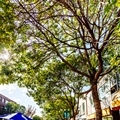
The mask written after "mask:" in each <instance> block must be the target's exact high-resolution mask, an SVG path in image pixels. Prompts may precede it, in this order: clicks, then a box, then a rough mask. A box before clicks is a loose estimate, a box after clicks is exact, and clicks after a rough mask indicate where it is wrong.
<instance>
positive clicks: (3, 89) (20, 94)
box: [0, 84, 41, 116]
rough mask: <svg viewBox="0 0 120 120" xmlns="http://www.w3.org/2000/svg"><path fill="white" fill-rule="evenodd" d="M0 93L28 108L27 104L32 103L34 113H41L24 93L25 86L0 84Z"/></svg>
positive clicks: (25, 91)
mask: <svg viewBox="0 0 120 120" xmlns="http://www.w3.org/2000/svg"><path fill="white" fill-rule="evenodd" d="M0 93H1V94H3V95H5V96H6V97H8V98H10V99H12V100H14V101H15V102H17V103H18V104H20V105H24V106H25V107H26V108H28V106H29V105H32V106H33V107H34V108H36V115H39V116H40V115H41V109H40V108H39V106H38V105H37V104H36V103H35V102H34V100H33V98H32V97H28V96H27V95H26V93H27V89H26V88H19V87H18V86H17V84H9V85H0Z"/></svg>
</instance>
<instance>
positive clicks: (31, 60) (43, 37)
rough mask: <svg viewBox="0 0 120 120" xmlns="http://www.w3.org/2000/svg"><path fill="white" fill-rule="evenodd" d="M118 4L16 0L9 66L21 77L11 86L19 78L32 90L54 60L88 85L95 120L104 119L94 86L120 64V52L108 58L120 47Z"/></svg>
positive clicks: (93, 0)
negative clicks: (36, 76) (15, 16)
mask: <svg viewBox="0 0 120 120" xmlns="http://www.w3.org/2000/svg"><path fill="white" fill-rule="evenodd" d="M116 2H117V1H114V0H113V1H106V0H101V1H98V0H87V1H85V0H52V1H49V0H46V1H43V0H40V1H37V0H35V1H34V2H32V1H31V0H28V1H24V2H22V1H20V0H16V5H17V8H16V10H15V13H16V14H17V22H18V24H17V26H18V29H17V31H16V32H15V33H17V34H18V36H17V41H16V48H15V47H14V48H15V51H16V52H17V55H18V56H17V55H16V56H17V59H16V61H17V62H16V63H12V64H13V66H12V67H13V68H15V71H16V72H18V73H19V74H18V76H17V75H16V74H15V80H13V81H16V80H18V79H19V80H20V79H22V80H23V81H22V82H21V83H22V84H26V83H28V85H27V86H28V88H32V86H31V85H30V82H29V81H30V79H32V80H33V79H34V80H35V79H36V78H35V77H34V76H35V75H37V74H38V73H39V72H38V71H39V69H40V68H41V67H42V68H44V67H46V63H47V64H48V63H51V62H52V61H53V60H54V59H57V60H58V61H59V62H64V63H65V66H68V67H69V68H70V69H71V71H72V72H75V73H76V74H78V75H80V76H81V77H82V79H81V80H79V81H83V80H84V79H85V80H87V82H89V83H90V86H91V87H90V90H91V91H92V96H93V101H94V105H95V110H96V120H102V110H101V105H100V100H99V96H98V91H97V82H98V81H99V79H100V78H101V77H102V76H104V75H106V74H108V73H110V72H111V71H112V70H113V69H114V68H115V67H116V66H117V65H119V62H120V61H119V60H118V56H119V53H117V52H113V53H110V51H111V50H112V49H113V45H116V44H118V46H119V32H118V31H119V17H120V10H119V9H118V8H117V6H116ZM114 50H115V49H114ZM111 54H112V55H111ZM14 55H15V54H14ZM112 60H113V62H111V61H112ZM114 61H115V62H114ZM113 63H116V64H114V65H113ZM7 64H10V63H7ZM10 66H11V65H10ZM70 69H69V70H70ZM12 70H13V69H12ZM12 70H11V69H8V72H7V73H9V72H11V71H12ZM26 71H27V72H26ZM12 72H13V71H12ZM21 72H26V73H24V75H22V74H21ZM13 73H14V72H13ZM8 75H9V74H8ZM24 78H25V79H24ZM32 82H33V81H32Z"/></svg>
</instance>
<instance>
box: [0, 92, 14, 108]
mask: <svg viewBox="0 0 120 120" xmlns="http://www.w3.org/2000/svg"><path fill="white" fill-rule="evenodd" d="M8 102H14V101H13V100H11V99H9V98H8V97H6V96H4V95H2V94H0V109H2V108H3V107H4V106H5V105H6V104H7V103H8ZM14 103H15V102H14Z"/></svg>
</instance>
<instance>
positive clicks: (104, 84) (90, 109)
mask: <svg viewBox="0 0 120 120" xmlns="http://www.w3.org/2000/svg"><path fill="white" fill-rule="evenodd" d="M118 91H120V74H118V75H115V76H113V77H111V76H109V75H107V76H105V77H103V78H102V79H101V80H100V81H99V83H98V92H99V98H100V100H101V107H102V113H103V120H112V113H111V111H112V110H113V108H114V107H116V109H119V107H120V94H119V93H120V92H118ZM116 96H117V97H116ZM115 97H116V99H115ZM113 98H114V100H113ZM115 101H116V102H115ZM83 102H84V103H85V106H86V107H85V116H86V117H85V116H83V115H82V114H81V113H82V109H81V107H82V103H83ZM113 102H114V103H113ZM114 104H115V105H114ZM79 110H80V112H79V115H78V116H79V118H81V120H83V119H82V118H84V117H85V118H86V119H88V120H94V118H95V109H94V103H93V99H92V93H91V92H89V93H88V94H86V95H84V99H83V98H80V107H79ZM113 112H114V111H113ZM79 120H80V119H79Z"/></svg>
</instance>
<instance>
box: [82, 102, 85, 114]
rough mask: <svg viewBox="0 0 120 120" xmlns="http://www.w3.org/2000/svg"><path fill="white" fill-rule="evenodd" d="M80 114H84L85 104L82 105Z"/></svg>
mask: <svg viewBox="0 0 120 120" xmlns="http://www.w3.org/2000/svg"><path fill="white" fill-rule="evenodd" d="M82 112H83V114H84V113H85V103H82Z"/></svg>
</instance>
